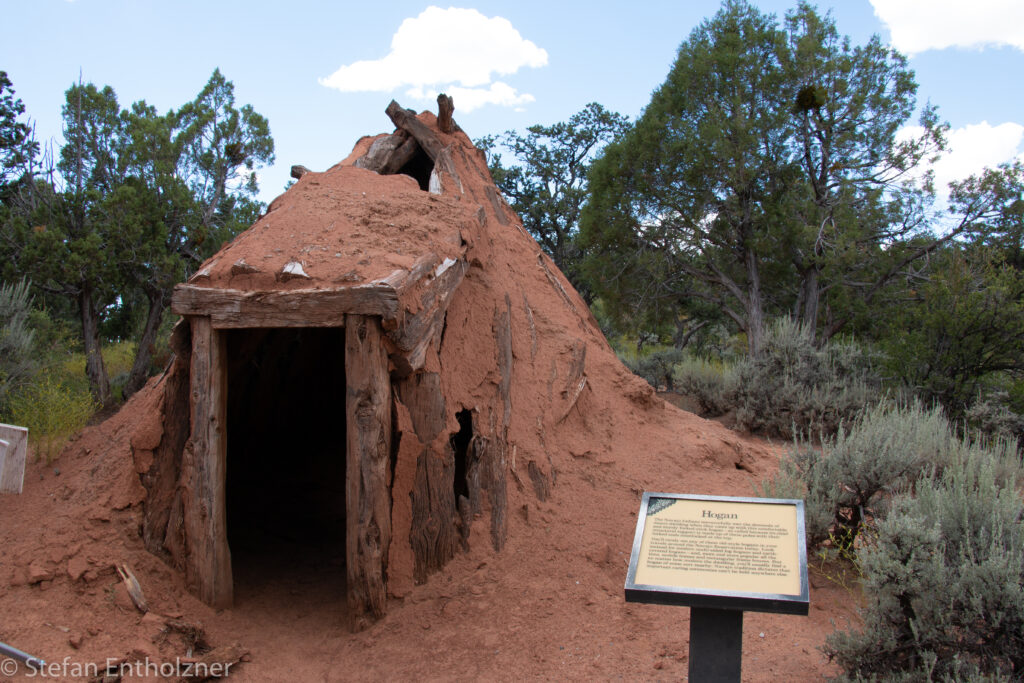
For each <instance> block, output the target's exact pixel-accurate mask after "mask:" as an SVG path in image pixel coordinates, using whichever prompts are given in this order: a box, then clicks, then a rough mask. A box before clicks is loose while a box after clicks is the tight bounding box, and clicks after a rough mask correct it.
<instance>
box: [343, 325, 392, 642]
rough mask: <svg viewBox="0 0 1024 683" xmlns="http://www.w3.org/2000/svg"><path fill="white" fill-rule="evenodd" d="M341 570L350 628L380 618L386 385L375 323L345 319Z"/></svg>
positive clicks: (386, 511)
mask: <svg viewBox="0 0 1024 683" xmlns="http://www.w3.org/2000/svg"><path fill="white" fill-rule="evenodd" d="M345 318H346V319H345V383H346V385H347V389H346V398H345V414H346V425H347V429H346V432H347V449H346V450H347V453H346V468H345V510H346V529H345V539H346V567H347V571H348V605H349V613H350V614H351V616H352V625H353V627H355V628H356V629H361V628H364V627H365V626H367V625H368V621H369V620H370V619H377V618H380V617H382V616H383V615H384V610H385V605H386V600H387V590H386V586H385V577H386V576H387V558H388V550H389V547H390V545H391V489H390V484H391V432H392V425H391V382H390V379H389V377H388V358H387V353H386V351H385V349H384V343H383V342H384V340H383V332H382V331H381V327H380V323H379V322H378V320H377V319H376V318H373V317H369V316H361V315H347V316H345Z"/></svg>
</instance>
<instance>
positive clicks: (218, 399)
mask: <svg viewBox="0 0 1024 683" xmlns="http://www.w3.org/2000/svg"><path fill="white" fill-rule="evenodd" d="M189 321H190V323H191V327H192V359H191V370H190V372H191V377H190V385H191V393H190V396H189V406H190V412H191V419H192V423H191V436H190V438H189V441H188V443H186V445H185V450H184V453H183V457H182V473H181V480H182V488H183V491H182V494H183V500H182V502H183V506H182V507H183V517H184V525H185V548H186V550H185V578H186V581H187V583H188V585H189V586H190V587H192V588H193V589H195V590H197V591H198V593H199V597H200V599H201V600H202V601H203V602H205V603H206V604H208V605H210V606H211V607H215V608H223V607H230V606H231V605H232V603H233V601H234V586H233V583H232V576H231V550H230V549H229V547H228V535H227V505H226V503H227V500H226V499H227V495H226V488H227V394H228V381H227V380H228V376H227V375H228V373H227V353H226V343H227V338H226V336H225V333H224V332H223V331H222V330H217V329H214V328H213V326H212V324H211V322H210V318H209V317H208V316H190V317H189Z"/></svg>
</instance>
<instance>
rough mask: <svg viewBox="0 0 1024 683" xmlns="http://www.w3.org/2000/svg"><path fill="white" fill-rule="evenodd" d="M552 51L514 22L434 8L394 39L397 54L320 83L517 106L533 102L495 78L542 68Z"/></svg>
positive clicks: (469, 104)
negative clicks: (522, 32) (523, 33)
mask: <svg viewBox="0 0 1024 683" xmlns="http://www.w3.org/2000/svg"><path fill="white" fill-rule="evenodd" d="M547 63H548V53H547V52H546V51H545V50H544V49H542V48H540V47H537V46H536V45H535V44H534V43H532V42H531V41H529V40H526V39H525V38H523V37H522V36H521V35H520V34H519V31H517V30H516V29H515V27H513V26H512V24H511V23H510V22H509V21H508V19H504V18H502V17H490V18H488V17H485V16H484V15H483V14H481V13H480V12H478V11H477V10H475V9H460V8H456V7H449V8H448V9H441V8H439V7H428V8H427V9H426V10H424V11H423V12H422V13H421V14H420V15H419V16H418V17H414V18H410V19H406V20H405V21H403V22H402V25H401V26H399V27H398V31H397V32H396V33H395V35H394V36H393V37H392V39H391V52H389V53H388V54H387V55H386V56H385V57H382V58H381V59H376V60H362V61H358V62H353V63H352V64H348V65H345V66H342V67H341V68H340V69H338V70H337V71H335V72H334V73H333V74H331V75H330V76H328V77H327V78H321V79H320V84H321V85H324V86H327V87H329V88H336V89H337V90H340V91H342V92H389V91H392V90H395V89H397V88H401V87H408V88H409V90H408V93H409V95H410V96H411V97H416V98H418V99H427V98H428V97H429V96H430V93H433V96H434V97H436V95H437V92H438V91H442V92H446V93H448V94H449V95H451V96H452V97H453V98H454V99H455V104H456V106H457V107H458V108H459V109H460V110H462V111H471V110H472V109H475V108H477V107H480V106H483V105H484V104H500V105H504V106H516V105H519V104H522V103H524V102H530V101H533V96H532V95H527V94H519V93H517V92H516V90H515V89H514V88H512V87H511V86H510V85H508V84H507V83H503V82H501V81H494V82H492V76H494V75H499V76H507V75H510V74H513V73H515V72H516V71H518V70H519V69H521V68H523V67H534V68H536V67H541V66H544V65H546V64H547Z"/></svg>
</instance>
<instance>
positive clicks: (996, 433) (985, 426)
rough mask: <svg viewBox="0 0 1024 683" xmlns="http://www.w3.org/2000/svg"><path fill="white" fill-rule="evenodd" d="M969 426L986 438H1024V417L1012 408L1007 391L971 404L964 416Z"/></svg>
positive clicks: (990, 395)
mask: <svg viewBox="0 0 1024 683" xmlns="http://www.w3.org/2000/svg"><path fill="white" fill-rule="evenodd" d="M964 417H965V418H966V419H967V425H968V426H969V427H970V428H971V429H973V430H975V431H977V432H979V433H981V434H984V435H986V436H989V437H994V438H997V439H998V438H1014V439H1021V438H1022V437H1024V415H1020V414H1018V413H1016V412H1015V411H1014V410H1013V409H1012V408H1011V406H1010V395H1009V392H1007V391H1005V390H996V391H992V392H990V393H988V394H986V395H984V396H979V397H978V399H977V400H976V401H975V402H974V403H973V404H971V406H970V407H969V408H967V411H966V413H965V415H964Z"/></svg>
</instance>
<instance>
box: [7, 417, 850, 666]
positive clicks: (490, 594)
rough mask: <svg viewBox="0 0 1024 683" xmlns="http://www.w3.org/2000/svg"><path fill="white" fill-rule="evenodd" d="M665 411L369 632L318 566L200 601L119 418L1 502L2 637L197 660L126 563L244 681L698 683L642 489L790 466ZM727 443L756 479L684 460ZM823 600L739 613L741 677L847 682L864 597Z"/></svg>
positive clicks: (816, 589)
mask: <svg viewBox="0 0 1024 683" xmlns="http://www.w3.org/2000/svg"><path fill="white" fill-rule="evenodd" d="M664 410H665V411H666V412H669V411H670V412H671V413H672V414H673V417H674V418H676V419H677V421H678V425H679V433H678V441H677V442H676V443H674V444H672V448H670V449H663V448H661V446H663V444H651V443H647V442H646V440H645V436H644V430H643V429H642V426H639V425H638V427H637V430H636V433H635V434H633V435H632V436H633V437H634V443H635V448H634V449H633V451H632V452H630V453H621V454H610V455H607V456H593V455H583V456H579V457H574V458H572V460H571V466H569V467H566V468H565V469H563V470H561V471H559V474H558V481H557V484H556V485H555V487H554V489H553V495H552V497H551V498H549V499H548V501H547V502H543V503H542V502H538V501H536V500H532V501H530V502H528V503H524V504H521V505H519V506H518V507H517V508H516V509H515V510H514V514H513V521H512V523H511V528H510V533H509V541H508V544H507V545H506V547H505V548H504V549H503V550H502V551H501V552H500V553H496V552H494V551H493V550H492V549H491V548H490V546H489V544H487V543H484V542H480V543H476V544H474V545H473V546H472V547H471V549H470V551H469V552H468V553H466V554H462V555H459V556H457V557H456V558H455V560H454V561H452V562H451V563H449V564H448V566H447V567H445V568H444V569H443V570H442V571H441V572H439V573H437V574H435V575H433V576H431V577H430V579H429V580H428V581H427V582H426V583H425V584H424V585H420V586H416V587H414V588H413V589H412V591H411V592H410V593H409V594H408V595H407V596H406V597H405V598H404V599H402V600H393V601H392V602H391V604H390V605H389V609H388V615H387V616H386V617H385V618H384V619H383V620H382V621H380V622H379V623H377V624H376V625H375V626H373V627H372V628H370V629H369V630H367V631H364V632H362V633H357V634H352V633H350V632H349V631H348V629H347V625H346V622H345V617H344V612H345V597H344V586H343V583H342V582H343V576H344V572H343V568H342V571H341V572H340V573H338V571H337V568H334V572H333V573H332V568H331V567H323V566H321V567H308V566H306V565H305V564H304V562H303V558H302V557H301V556H288V557H282V558H281V562H280V564H279V565H278V566H277V567H275V568H270V569H271V571H269V572H264V573H263V581H264V584H263V585H262V586H252V585H248V584H247V583H246V580H245V575H244V574H242V573H239V572H237V570H236V573H238V584H239V586H238V589H237V599H236V606H235V607H234V608H233V609H229V610H223V611H220V612H214V611H213V610H211V609H209V608H208V607H206V606H205V605H203V604H202V603H200V602H199V601H198V600H196V599H195V598H193V597H192V596H190V595H189V594H188V593H187V592H186V590H185V588H184V584H183V580H182V578H181V577H180V576H179V575H177V574H176V573H175V572H174V571H172V570H171V569H170V568H169V567H167V566H166V565H165V564H163V562H161V561H160V560H159V559H157V558H156V557H154V556H153V555H150V554H149V553H147V552H146V551H145V550H143V548H142V545H141V541H140V539H139V537H138V528H139V523H140V514H139V507H138V505H133V503H134V502H136V501H137V500H138V498H139V496H140V495H141V491H139V490H138V489H137V486H138V485H137V480H134V481H133V479H134V477H135V473H134V471H133V470H132V469H131V468H130V467H127V466H126V465H128V464H129V463H128V462H124V461H122V462H117V461H116V460H115V458H113V457H112V454H113V452H114V450H115V449H111V450H106V449H105V446H107V445H108V439H110V437H111V435H113V438H114V439H116V438H118V436H119V435H120V434H121V433H123V432H125V431H127V430H128V429H130V426H131V425H130V422H129V421H128V420H126V415H125V412H128V411H122V413H121V414H118V415H115V416H114V417H112V418H111V419H110V420H108V422H107V423H105V424H104V425H102V428H91V429H89V430H87V431H86V432H85V433H84V434H83V435H81V437H80V438H78V439H77V440H76V441H75V442H73V443H72V444H71V445H70V446H69V447H68V448H67V449H66V450H65V451H64V453H63V455H62V456H61V457H60V458H59V459H58V460H56V461H55V462H53V463H52V464H51V465H48V466H44V465H43V464H41V463H35V464H32V465H31V466H30V467H29V469H28V472H27V474H26V484H25V491H24V493H23V494H21V495H20V496H15V495H7V496H4V497H3V498H0V614H2V615H3V616H2V617H0V641H3V642H6V643H8V644H10V645H14V646H16V647H18V648H20V649H22V650H25V651H28V652H31V653H32V654H35V655H37V656H39V657H42V658H44V659H46V660H47V661H49V662H59V661H61V660H62V659H63V658H65V657H67V658H69V660H68V661H70V662H72V663H75V662H77V663H86V662H103V661H105V660H106V659H107V658H115V659H120V658H122V657H135V658H141V659H144V658H145V657H147V656H148V657H150V660H151V661H154V662H155V661H173V660H174V658H175V657H183V656H185V655H186V654H187V652H186V649H185V644H184V642H183V641H182V639H181V638H180V637H178V636H176V635H175V634H173V633H172V634H170V635H167V634H164V633H162V631H163V630H164V629H163V621H162V620H161V619H157V618H155V617H154V616H153V615H152V614H151V615H150V616H143V615H141V614H140V613H139V612H138V611H137V610H136V609H135V608H134V607H133V606H132V604H131V602H130V601H129V600H128V597H127V594H126V592H125V591H124V589H123V588H122V587H121V582H120V579H119V578H118V576H117V574H116V573H115V570H114V567H113V565H114V563H116V562H127V563H128V564H129V565H130V566H131V567H132V568H133V570H134V572H135V574H136V575H137V576H138V578H139V581H140V584H141V585H142V588H143V590H144V592H145V595H146V597H147V599H148V601H149V605H150V607H151V609H152V612H153V613H155V614H157V615H163V616H169V617H178V618H181V619H183V620H186V621H191V622H198V623H201V624H202V625H203V627H205V629H206V631H207V633H208V640H209V642H210V645H212V646H214V647H216V646H225V645H231V644H235V643H237V644H239V645H241V646H242V647H243V648H245V649H247V650H248V651H249V652H250V654H249V655H248V656H247V657H246V659H248V660H249V661H243V662H241V663H239V664H237V665H235V667H233V669H232V672H231V676H230V679H231V680H238V681H283V680H294V681H342V680H385V679H390V680H395V679H399V680H523V679H540V680H565V679H569V680H589V679H598V680H601V679H624V680H680V679H685V677H686V673H687V657H688V651H687V650H688V645H687V640H688V634H689V610H688V609H687V608H683V607H660V606H650V605H640V604H631V603H626V602H625V600H624V598H623V583H624V580H625V574H626V564H627V560H628V557H629V550H630V546H631V543H632V536H633V531H634V525H635V523H636V512H637V508H638V504H639V496H640V493H641V492H642V491H644V490H661V491H674V492H700V493H710V494H723V495H749V494H750V493H751V486H752V484H753V483H755V482H757V481H758V480H759V479H760V478H761V477H763V476H765V475H766V474H767V473H768V472H770V470H771V469H772V468H773V467H774V462H775V457H776V455H775V449H774V448H772V447H771V446H770V445H768V444H765V443H764V442H761V441H759V440H757V439H753V438H749V437H744V436H741V435H737V434H735V433H732V432H729V431H728V430H726V429H725V428H724V427H722V426H720V425H718V424H716V423H712V422H708V421H706V420H702V419H701V418H699V417H696V416H694V415H691V414H689V413H685V412H683V411H678V410H677V409H675V408H673V407H670V406H667V405H666V407H665V408H664ZM715 441H719V442H720V443H721V444H724V445H725V446H727V447H728V448H730V449H735V451H734V452H742V453H745V454H747V455H748V457H747V458H745V460H744V462H745V465H744V466H745V467H747V468H748V469H749V470H750V471H748V470H746V469H737V467H736V466H735V465H734V460H733V459H731V458H724V459H721V458H716V457H715V454H714V453H711V452H710V451H705V456H704V457H703V458H700V459H699V460H697V461H696V462H688V461H687V460H686V459H685V458H682V457H672V456H671V455H670V453H671V452H675V453H686V452H691V453H692V452H699V451H701V450H704V449H705V448H706V444H707V443H708V442H715ZM627 463H628V466H626V465H627ZM58 472H59V474H58ZM483 523H484V522H480V524H483ZM478 533H479V536H477V537H478V538H485V537H486V530H479V532H478ZM339 576H340V577H342V578H341V579H340V580H339ZM811 585H812V590H811V612H810V615H809V616H807V617H800V616H784V615H768V614H757V613H747V614H746V615H745V619H744V645H743V653H744V654H743V657H744V659H743V668H744V676H743V678H744V680H749V681H811V680H820V679H821V678H822V676H823V675H828V674H832V673H835V670H834V667H832V666H830V665H829V664H828V663H827V662H826V661H825V659H824V657H823V656H822V655H821V653H820V652H819V651H818V649H817V648H818V647H819V646H820V645H821V644H822V643H823V642H824V638H825V636H826V635H827V634H828V633H829V632H831V631H832V630H833V628H834V627H833V622H834V623H835V625H836V626H838V627H840V628H842V627H845V626H846V625H847V624H849V623H850V621H851V620H855V619H856V617H855V615H854V605H855V599H854V598H853V597H852V596H851V594H849V593H848V592H847V591H846V590H845V589H843V588H841V587H839V586H837V585H835V584H834V583H831V582H829V581H828V580H826V579H824V578H822V577H821V576H820V575H818V574H817V573H816V572H814V571H813V570H812V572H811ZM154 641H156V642H154ZM75 644H77V648H76V647H75ZM69 671H71V670H69ZM23 678H24V672H22V675H19V676H14V677H10V676H4V675H2V674H0V680H4V681H6V680H22V679H23ZM60 678H63V677H60ZM69 678H72V677H69ZM125 680H132V678H131V677H126V678H125Z"/></svg>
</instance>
